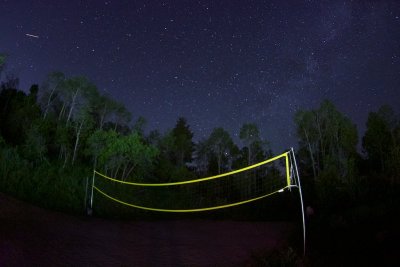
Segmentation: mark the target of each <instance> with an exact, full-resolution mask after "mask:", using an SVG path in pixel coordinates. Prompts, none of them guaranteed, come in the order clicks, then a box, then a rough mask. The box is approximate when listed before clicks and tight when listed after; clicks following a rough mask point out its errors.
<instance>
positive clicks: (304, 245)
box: [290, 147, 306, 255]
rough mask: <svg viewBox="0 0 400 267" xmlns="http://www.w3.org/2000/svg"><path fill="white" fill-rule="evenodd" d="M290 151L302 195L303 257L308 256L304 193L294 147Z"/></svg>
mask: <svg viewBox="0 0 400 267" xmlns="http://www.w3.org/2000/svg"><path fill="white" fill-rule="evenodd" d="M290 150H291V152H292V157H293V162H294V169H295V171H296V176H297V183H298V187H299V195H300V203H301V214H302V219H303V255H306V222H305V218H304V204H303V194H302V191H301V184H300V176H299V170H298V169H297V162H296V156H295V155H294V150H293V147H292V148H291V149H290Z"/></svg>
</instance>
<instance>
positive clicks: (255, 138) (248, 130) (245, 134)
mask: <svg viewBox="0 0 400 267" xmlns="http://www.w3.org/2000/svg"><path fill="white" fill-rule="evenodd" d="M239 138H240V139H241V140H242V141H243V143H244V153H245V155H247V157H246V158H247V165H248V166H250V165H251V164H253V163H255V161H259V160H262V159H263V158H265V156H266V155H265V154H267V153H268V152H267V151H265V150H266V149H267V145H268V142H266V141H263V140H262V139H261V137H260V131H259V130H258V127H257V125H256V124H255V123H244V124H243V125H242V127H241V128H240V134H239Z"/></svg>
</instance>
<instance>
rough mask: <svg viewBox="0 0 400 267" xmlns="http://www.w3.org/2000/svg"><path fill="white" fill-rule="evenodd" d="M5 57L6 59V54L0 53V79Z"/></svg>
mask: <svg viewBox="0 0 400 267" xmlns="http://www.w3.org/2000/svg"><path fill="white" fill-rule="evenodd" d="M6 59H7V55H6V54H1V53H0V79H1V74H2V72H3V69H4V65H5V64H6Z"/></svg>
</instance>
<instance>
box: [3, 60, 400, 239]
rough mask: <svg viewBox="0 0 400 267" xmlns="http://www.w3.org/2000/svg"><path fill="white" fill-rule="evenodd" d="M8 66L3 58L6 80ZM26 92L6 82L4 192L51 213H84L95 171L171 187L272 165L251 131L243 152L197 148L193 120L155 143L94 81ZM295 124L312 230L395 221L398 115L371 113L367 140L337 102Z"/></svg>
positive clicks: (221, 141)
mask: <svg viewBox="0 0 400 267" xmlns="http://www.w3.org/2000/svg"><path fill="white" fill-rule="evenodd" d="M4 60H5V57H4V56H0V75H1V74H2V72H1V71H2V70H3V66H4ZM0 77H1V76H0ZM18 87H19V80H18V78H16V77H14V76H7V77H5V78H3V79H2V82H1V92H0V134H1V135H0V191H2V192H5V193H8V194H11V195H14V196H17V197H19V198H21V199H25V200H28V201H31V202H33V203H36V204H39V205H42V206H46V207H51V208H54V209H61V210H64V211H70V212H78V213H79V212H83V211H84V209H85V206H86V204H87V203H86V202H85V201H86V199H87V190H86V183H87V180H88V179H90V177H91V175H92V173H93V169H96V170H98V171H99V172H102V173H104V174H106V175H109V176H112V177H116V178H118V179H122V180H124V181H146V182H170V181H179V180H183V179H193V178H195V177H202V176H208V175H214V174H218V173H223V172H226V171H229V170H233V169H238V168H241V167H244V166H248V165H251V164H252V163H255V162H259V161H262V160H263V159H265V158H267V157H270V156H271V155H272V151H271V149H270V146H269V143H268V141H267V139H266V138H263V137H262V136H261V135H260V132H259V129H258V127H257V125H256V124H254V123H245V124H243V125H242V126H241V128H240V139H241V141H242V144H241V146H239V145H237V144H235V143H234V141H233V140H232V138H231V136H230V134H229V132H227V131H226V130H224V129H223V128H215V129H214V130H213V131H212V132H211V134H210V136H209V137H208V138H206V139H204V140H201V141H199V142H197V143H195V142H194V141H193V132H192V131H191V129H190V126H189V124H188V122H187V121H186V119H185V118H178V120H177V122H176V124H175V125H174V126H173V127H172V128H171V130H169V131H166V132H165V133H162V132H160V131H158V130H153V131H151V132H150V133H148V134H146V133H145V124H146V120H145V118H143V117H139V118H137V119H136V120H134V122H131V120H132V116H131V114H130V112H129V111H128V110H127V109H126V107H124V106H123V105H122V104H121V103H119V102H117V101H115V100H113V99H112V98H110V97H108V96H106V95H102V94H100V93H99V91H98V90H97V88H96V86H95V85H94V84H92V83H91V82H90V81H88V79H86V78H85V77H66V76H65V75H64V74H63V73H59V72H56V73H51V74H50V75H49V76H48V77H47V79H46V80H45V81H44V82H43V84H42V85H41V86H40V87H39V86H38V85H32V86H31V88H30V90H29V93H25V92H24V91H21V90H19V89H18ZM294 123H295V124H296V129H297V136H298V149H297V158H298V161H299V170H300V177H301V179H302V181H303V190H304V197H305V204H306V205H309V206H311V207H312V209H313V210H314V212H315V214H316V215H315V216H314V218H316V219H313V218H312V217H310V218H309V223H310V224H309V225H310V226H309V227H313V223H314V224H316V223H317V222H318V224H319V228H321V227H322V226H326V227H328V228H329V231H330V232H332V233H335V231H332V229H337V228H343V227H349V229H353V228H351V227H350V226H349V225H360V224H361V225H365V227H371V225H372V224H373V223H377V225H380V226H382V225H383V223H385V222H391V221H393V220H392V219H393V218H395V217H396V214H397V213H398V212H399V209H398V208H395V207H399V204H400V201H399V194H398V192H399V184H400V118H399V115H398V114H395V112H394V111H393V109H392V108H391V107H389V106H382V107H381V108H379V109H378V110H377V111H371V112H370V113H369V115H368V120H367V129H366V132H365V135H364V136H362V137H359V136H358V132H357V128H356V126H355V125H354V123H353V122H351V120H350V119H349V118H348V117H347V116H346V115H345V114H343V113H341V112H340V111H338V110H337V108H336V107H335V106H334V105H333V104H332V103H331V102H329V101H327V100H326V101H323V102H322V103H321V105H320V106H319V107H318V108H316V109H309V110H300V111H298V112H297V113H296V114H295V117H294ZM359 140H361V142H362V143H361V145H362V154H360V153H359V152H358V150H357V144H358V142H359ZM276 203H279V202H275V204H276ZM296 205H297V204H296ZM382 227H383V226H382ZM385 227H386V226H385ZM385 227H384V228H385ZM387 227H389V228H390V227H391V226H390V225H389V226H387ZM387 227H386V228H385V229H387ZM322 228H323V227H322ZM322 228H321V229H322ZM390 229H391V228H390ZM376 231H378V230H376ZM314 232H315V233H319V232H318V231H314ZM327 238H334V236H331V237H327ZM311 239H312V238H311Z"/></svg>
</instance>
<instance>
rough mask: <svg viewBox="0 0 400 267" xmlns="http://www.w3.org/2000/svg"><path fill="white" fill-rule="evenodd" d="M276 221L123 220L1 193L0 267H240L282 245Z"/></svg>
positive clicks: (284, 227) (283, 228)
mask: <svg viewBox="0 0 400 267" xmlns="http://www.w3.org/2000/svg"><path fill="white" fill-rule="evenodd" d="M291 228H292V227H291V225H290V224H288V223H279V222H273V223H272V222H271V223H268V222H233V221H206V220H204V221H202V220H182V221H158V222H128V221H115V220H104V219H99V218H93V217H76V216H70V215H66V214H63V213H58V212H53V211H48V210H44V209H41V208H38V207H35V206H32V205H30V204H27V203H24V202H22V201H18V200H15V199H13V198H10V197H7V196H5V195H1V194H0V266H49V265H50V266H245V265H247V264H248V263H249V260H250V258H251V255H252V253H258V252H260V251H267V250H271V249H273V248H276V247H279V246H281V245H282V244H284V243H285V240H286V239H287V237H288V235H289V233H290V231H291Z"/></svg>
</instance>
